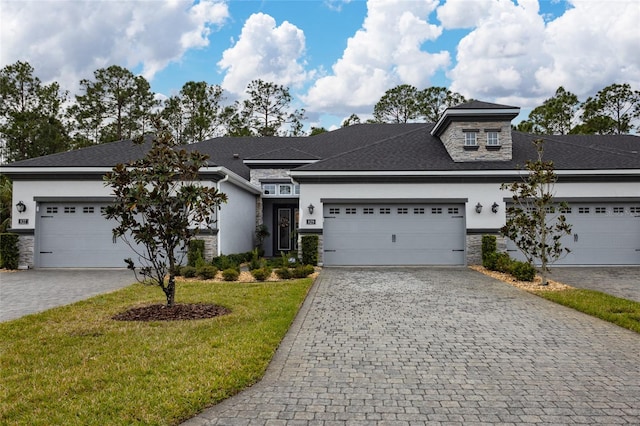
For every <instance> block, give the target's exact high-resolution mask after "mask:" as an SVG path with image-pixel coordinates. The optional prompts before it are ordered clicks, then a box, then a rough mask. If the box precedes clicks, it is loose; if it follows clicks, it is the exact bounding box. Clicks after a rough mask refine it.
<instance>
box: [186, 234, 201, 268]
mask: <svg viewBox="0 0 640 426" xmlns="http://www.w3.org/2000/svg"><path fill="white" fill-rule="evenodd" d="M199 259H200V260H204V240H191V241H189V251H187V265H189V266H195V267H198V265H197V263H198V260H199Z"/></svg>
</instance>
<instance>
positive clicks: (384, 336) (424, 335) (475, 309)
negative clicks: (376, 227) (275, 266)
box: [185, 268, 640, 426]
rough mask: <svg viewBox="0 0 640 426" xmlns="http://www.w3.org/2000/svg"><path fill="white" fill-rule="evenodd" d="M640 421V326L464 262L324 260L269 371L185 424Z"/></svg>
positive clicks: (617, 422) (575, 422) (629, 422)
mask: <svg viewBox="0 0 640 426" xmlns="http://www.w3.org/2000/svg"><path fill="white" fill-rule="evenodd" d="M372 424H376V425H426V424H447V425H454V424H460V425H462V424H464V425H473V424H514V425H525V424H527V425H529V424H535V425H539V424H640V335H638V334H637V333H634V332H631V331H628V330H625V329H622V328H620V327H617V326H615V325H612V324H609V323H607V322H604V321H601V320H599V319H596V318H593V317H590V316H587V315H584V314H581V313H579V312H576V311H573V310H571V309H568V308H565V307H562V306H559V305H556V304H554V303H551V302H548V301H546V300H543V299H541V298H538V297H536V296H533V295H531V294H528V293H526V292H524V291H522V290H519V289H516V288H514V287H511V286H509V285H507V284H504V283H502V282H499V281H496V280H493V279H492V278H489V277H486V276H484V275H482V274H480V273H477V272H474V271H471V270H469V269H466V268H414V269H408V268H407V269H405V268H399V269H386V270H382V269H364V268H363V269H356V268H344V269H342V268H340V269H332V268H325V269H324V270H323V272H322V273H321V275H320V278H319V279H318V282H316V285H315V286H314V288H313V289H312V292H311V293H310V294H309V297H308V298H307V301H306V302H305V304H304V306H303V308H302V310H301V311H300V314H299V315H298V317H297V319H296V321H295V322H294V325H293V327H292V329H291V330H290V331H289V333H288V334H287V337H286V338H285V340H284V341H283V343H282V345H281V347H280V349H279V350H278V352H277V354H276V356H275V358H274V360H273V362H272V364H271V365H270V366H269V369H268V372H267V374H266V376H265V377H264V379H263V380H262V381H261V382H260V383H258V384H256V385H255V386H253V387H252V388H250V389H248V390H246V391H244V392H242V393H240V394H239V395H237V396H235V397H233V398H230V399H228V400H226V401H224V402H223V403H221V404H219V405H217V406H215V407H212V408H210V409H208V410H206V411H204V412H203V413H201V414H200V415H199V416H197V417H195V418H193V419H191V420H189V421H188V422H186V423H185V425H268V426H274V425H326V426H329V425H372Z"/></svg>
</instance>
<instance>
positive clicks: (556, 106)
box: [519, 86, 580, 135]
mask: <svg viewBox="0 0 640 426" xmlns="http://www.w3.org/2000/svg"><path fill="white" fill-rule="evenodd" d="M579 105H580V101H578V97H577V96H576V95H574V94H573V93H571V92H567V91H566V90H565V89H564V88H563V87H562V86H560V87H558V89H557V90H556V93H555V94H554V95H553V97H551V98H549V99H547V100H545V101H544V102H543V104H542V105H540V106H537V107H535V108H534V109H533V110H532V111H531V113H530V114H529V118H528V119H527V120H526V121H524V122H522V123H520V124H519V128H522V129H524V128H525V127H524V126H527V129H528V130H527V131H528V132H529V133H536V134H542V135H566V134H568V133H569V132H571V129H572V128H573V127H574V125H575V122H576V120H577V114H578V107H579Z"/></svg>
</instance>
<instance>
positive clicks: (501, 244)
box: [467, 233, 507, 265]
mask: <svg viewBox="0 0 640 426" xmlns="http://www.w3.org/2000/svg"><path fill="white" fill-rule="evenodd" d="M487 234H488V235H495V234H489V233H487ZM487 234H468V235H467V265H482V235H487ZM495 237H496V245H497V250H498V251H499V252H505V251H507V241H506V238H505V237H503V236H502V235H495Z"/></svg>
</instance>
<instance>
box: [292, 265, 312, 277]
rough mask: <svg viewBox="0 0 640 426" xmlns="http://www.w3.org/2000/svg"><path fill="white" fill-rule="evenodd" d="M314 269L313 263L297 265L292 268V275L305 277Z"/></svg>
mask: <svg viewBox="0 0 640 426" xmlns="http://www.w3.org/2000/svg"><path fill="white" fill-rule="evenodd" d="M314 271H315V269H314V268H313V265H298V266H296V267H295V268H293V272H292V275H293V277H294V278H306V277H308V276H309V275H311V274H313V272H314Z"/></svg>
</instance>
